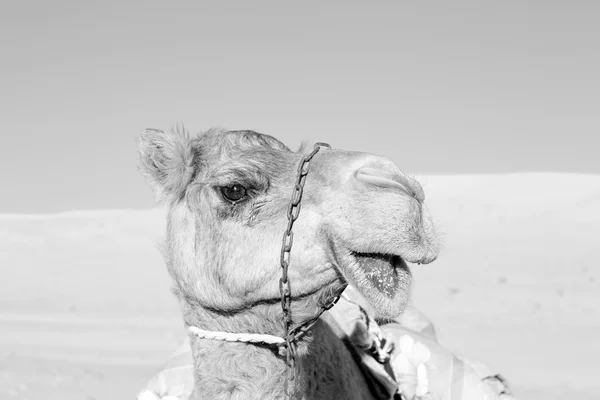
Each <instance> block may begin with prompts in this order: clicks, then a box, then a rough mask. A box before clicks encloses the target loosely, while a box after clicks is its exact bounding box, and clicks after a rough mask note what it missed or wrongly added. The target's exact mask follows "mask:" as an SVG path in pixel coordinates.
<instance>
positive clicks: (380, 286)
mask: <svg viewBox="0 0 600 400" xmlns="http://www.w3.org/2000/svg"><path fill="white" fill-rule="evenodd" d="M334 254H336V259H337V260H338V262H337V263H336V265H337V266H338V269H339V272H340V273H341V274H342V275H343V277H344V279H345V280H346V281H347V282H348V283H349V284H351V285H352V286H354V287H355V288H356V289H358V291H359V292H361V294H362V295H363V296H364V297H365V299H366V300H367V301H368V302H369V303H370V304H371V306H372V307H373V308H374V309H375V310H377V314H378V316H380V317H384V318H394V317H396V316H398V315H400V314H401V313H402V312H403V311H404V308H405V307H406V304H407V302H408V298H409V295H410V284H411V281H412V276H411V273H410V270H409V268H408V265H407V262H406V260H405V257H401V256H399V255H396V254H389V253H361V252H358V251H349V250H342V249H339V250H338V251H337V252H336V253H334Z"/></svg>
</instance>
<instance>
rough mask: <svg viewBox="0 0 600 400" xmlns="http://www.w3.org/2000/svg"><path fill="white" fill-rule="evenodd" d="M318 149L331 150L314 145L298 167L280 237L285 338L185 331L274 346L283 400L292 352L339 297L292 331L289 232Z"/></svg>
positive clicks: (292, 376) (290, 379)
mask: <svg viewBox="0 0 600 400" xmlns="http://www.w3.org/2000/svg"><path fill="white" fill-rule="evenodd" d="M321 147H326V148H328V149H331V146H330V145H329V144H327V143H321V142H318V143H315V145H314V147H313V150H312V151H311V152H310V153H309V154H307V155H305V156H304V157H303V158H302V160H301V161H300V164H299V165H298V170H297V174H296V182H295V184H294V189H293V192H292V198H291V200H290V204H289V206H288V212H287V217H288V224H287V228H286V230H285V232H284V234H283V240H282V245H281V256H280V264H281V278H280V279H279V293H280V294H281V309H282V311H283V318H284V322H285V331H286V334H285V338H281V337H279V336H273V335H263V334H255V333H230V332H215V331H206V330H203V329H200V328H197V327H195V326H190V327H189V328H188V329H189V331H190V333H192V334H194V335H195V336H197V337H200V338H205V339H213V340H224V341H229V342H244V343H252V344H263V345H267V346H276V347H277V348H279V354H285V360H286V379H285V387H284V391H285V396H286V398H287V399H291V396H292V393H293V391H292V390H290V389H291V388H290V386H292V385H295V380H296V356H297V353H296V348H297V342H298V340H299V339H301V338H302V337H303V336H304V335H305V334H306V333H307V332H309V331H310V329H311V328H312V327H313V326H314V325H315V324H316V323H317V321H318V320H319V317H320V316H321V314H323V313H324V312H325V311H326V310H329V309H330V308H331V307H333V306H334V305H335V304H336V303H337V301H338V300H339V299H340V296H337V297H336V298H335V299H334V300H333V301H332V302H331V303H330V304H329V305H326V306H323V307H321V310H319V313H318V314H317V316H316V317H314V318H312V319H310V320H308V321H305V322H303V323H302V324H300V325H298V326H296V327H295V328H292V308H291V305H292V290H291V288H290V281H289V279H288V268H289V265H290V252H291V251H292V245H293V243H294V232H293V231H292V228H293V226H294V222H295V221H296V219H298V216H299V215H300V201H301V200H302V192H303V190H304V183H305V182H306V175H308V170H309V167H310V161H311V160H312V158H313V157H314V156H315V154H317V153H318V152H319V150H320V148H321Z"/></svg>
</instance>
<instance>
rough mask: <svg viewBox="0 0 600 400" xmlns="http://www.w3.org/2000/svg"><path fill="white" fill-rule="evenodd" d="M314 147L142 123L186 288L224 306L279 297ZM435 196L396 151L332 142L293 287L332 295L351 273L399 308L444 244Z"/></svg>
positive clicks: (310, 201) (320, 168)
mask: <svg viewBox="0 0 600 400" xmlns="http://www.w3.org/2000/svg"><path fill="white" fill-rule="evenodd" d="M310 150H312V148H308V149H301V150H300V151H298V152H293V151H290V150H289V149H288V148H287V147H286V146H285V145H284V144H283V143H281V142H280V141H278V140H277V139H275V138H273V137H271V136H268V135H263V134H259V133H256V132H253V131H225V130H219V129H213V130H209V131H208V132H206V133H204V134H203V135H201V136H199V137H197V138H190V137H189V136H188V135H187V133H185V132H182V131H181V130H174V131H165V132H163V131H159V130H151V129H149V130H147V131H145V132H144V133H143V134H142V136H141V144H140V167H141V170H142V172H143V173H144V174H145V175H147V177H148V180H149V182H150V184H151V185H152V186H153V188H154V190H155V192H156V193H157V195H158V197H159V199H161V201H162V202H164V203H165V204H166V205H167V208H168V222H167V243H166V257H167V265H168V268H169V271H170V273H171V275H172V277H173V279H174V281H175V286H176V288H175V289H176V291H177V292H179V294H180V297H183V298H184V299H185V300H186V301H187V302H188V303H189V304H193V305H194V306H197V307H202V308H205V309H210V310H218V311H220V312H236V311H240V310H244V309H248V308H251V307H252V306H253V305H257V304H265V303H269V302H273V303H275V302H277V301H278V300H279V298H280V293H279V278H280V277H281V266H280V252H281V246H282V237H283V233H284V231H285V229H286V226H287V222H288V221H287V212H288V206H289V203H290V199H291V195H292V192H293V188H294V184H295V180H296V174H297V169H298V165H299V164H300V161H301V159H302V157H303V155H304V154H305V153H307V152H308V151H310ZM423 201H424V194H423V190H422V188H421V186H420V185H419V183H417V181H415V180H414V179H412V178H409V177H407V176H406V175H404V174H403V173H402V172H401V171H400V169H398V167H396V166H395V165H394V164H393V163H392V162H391V161H390V160H388V159H386V158H383V157H378V156H375V155H371V154H365V153H358V152H349V151H342V150H335V149H334V150H330V149H326V148H323V149H321V150H320V151H319V152H318V153H317V154H316V155H315V156H314V158H313V159H312V161H311V162H310V171H309V173H308V175H307V178H306V182H305V186H304V193H303V196H302V202H301V212H300V216H299V218H298V220H297V221H296V222H295V224H294V229H293V232H294V241H293V248H292V251H291V258H290V266H289V280H290V285H291V290H292V298H293V299H306V298H317V299H318V301H320V302H324V301H326V300H327V298H328V299H329V300H331V299H332V298H333V296H334V294H339V292H341V290H343V288H344V287H345V286H346V285H347V284H348V283H350V284H352V285H353V286H354V287H356V288H357V289H358V290H359V291H360V292H361V293H362V294H363V295H364V296H365V298H366V299H367V300H368V301H369V302H370V303H371V305H372V306H373V307H374V309H375V310H376V311H377V313H378V314H379V316H381V317H394V316H397V315H399V314H400V313H401V312H402V311H403V309H404V307H405V305H406V302H407V299H408V295H409V289H410V281H411V274H410V271H409V268H408V266H407V263H429V262H431V261H433V260H434V259H435V258H436V256H437V252H438V244H437V239H436V237H435V233H434V228H433V225H432V223H431V220H430V217H429V215H428V213H427V211H426V208H425V206H424V204H423Z"/></svg>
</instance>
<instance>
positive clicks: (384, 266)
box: [352, 253, 410, 297]
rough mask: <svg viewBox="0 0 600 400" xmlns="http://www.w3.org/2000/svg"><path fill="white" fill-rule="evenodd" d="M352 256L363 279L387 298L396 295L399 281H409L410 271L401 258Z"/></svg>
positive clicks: (365, 254) (371, 255)
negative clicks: (362, 273)
mask: <svg viewBox="0 0 600 400" xmlns="http://www.w3.org/2000/svg"><path fill="white" fill-rule="evenodd" d="M352 256H353V257H354V259H355V260H356V262H357V264H358V265H359V267H360V268H361V270H362V271H363V272H364V274H365V277H366V278H367V279H368V280H369V281H370V282H371V283H372V284H373V286H374V287H375V288H376V289H377V290H378V291H380V292H381V293H383V294H384V295H386V296H388V297H393V296H394V295H395V294H396V292H397V291H398V286H399V284H400V283H401V281H406V279H407V278H408V279H409V281H410V270H409V269H408V265H407V264H406V262H405V261H404V260H403V259H402V257H399V256H395V255H391V254H377V253H370V254H369V253H352ZM407 275H408V277H407Z"/></svg>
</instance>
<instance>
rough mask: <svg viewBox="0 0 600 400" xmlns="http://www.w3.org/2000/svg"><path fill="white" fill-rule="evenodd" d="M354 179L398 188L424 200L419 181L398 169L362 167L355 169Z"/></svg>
mask: <svg viewBox="0 0 600 400" xmlns="http://www.w3.org/2000/svg"><path fill="white" fill-rule="evenodd" d="M356 179H358V180H359V181H362V182H365V183H368V184H371V185H375V186H380V187H385V188H396V189H400V190H402V191H403V192H405V193H406V194H408V195H410V196H411V197H414V198H415V199H417V200H419V201H424V200H425V193H424V192H423V188H422V187H421V185H420V184H419V182H417V181H416V180H414V179H412V178H409V177H407V176H405V175H403V174H402V173H401V172H399V171H398V172H396V171H389V170H387V169H381V168H372V167H362V168H360V169H359V170H358V171H356Z"/></svg>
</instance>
